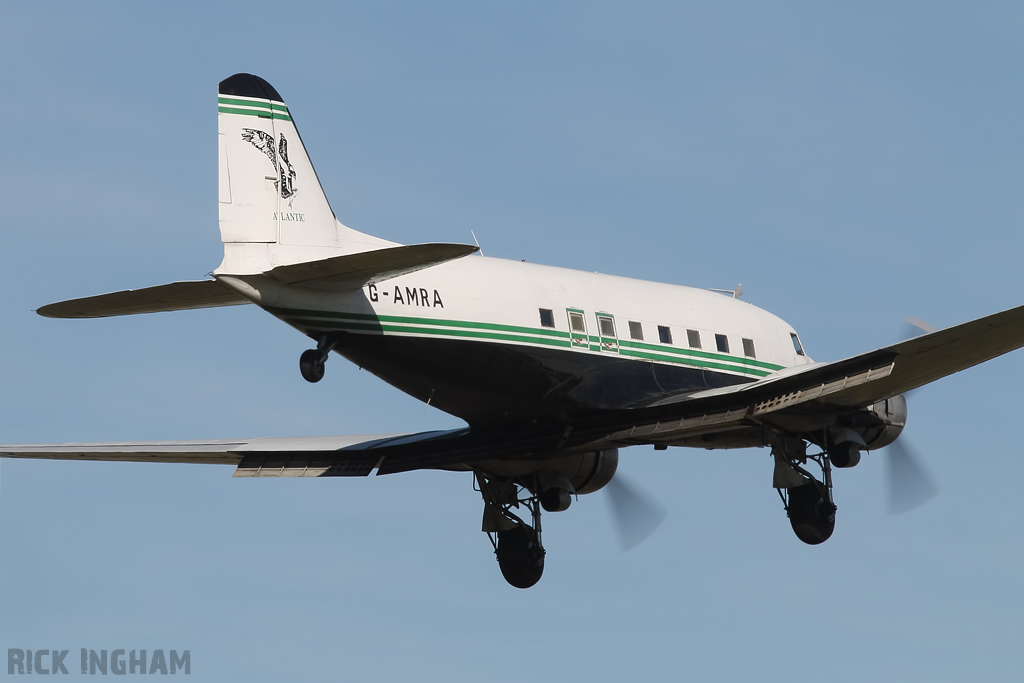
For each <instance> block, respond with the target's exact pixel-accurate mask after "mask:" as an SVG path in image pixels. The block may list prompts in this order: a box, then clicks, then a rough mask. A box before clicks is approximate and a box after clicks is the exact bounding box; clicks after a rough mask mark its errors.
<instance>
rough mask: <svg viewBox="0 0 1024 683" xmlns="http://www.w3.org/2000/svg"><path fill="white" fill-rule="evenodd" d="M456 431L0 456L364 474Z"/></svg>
mask: <svg viewBox="0 0 1024 683" xmlns="http://www.w3.org/2000/svg"><path fill="white" fill-rule="evenodd" d="M462 431H463V430H455V431H454V432H421V433H419V434H369V435H362V436H300V437H275V438H256V439H209V440H204V441H131V442H118V443H64V444H15V445H9V446H0V457H4V458H34V459H45V460H110V461H121V462H168V463H195V464H206V465H235V466H236V469H235V475H234V476H236V477H323V476H327V477H346V476H365V475H367V474H369V473H370V472H371V471H372V470H373V469H374V468H375V467H376V466H377V465H379V464H380V461H381V459H382V458H383V454H385V453H387V452H390V451H393V450H395V449H396V448H397V449H399V450H400V449H401V448H402V447H405V448H406V449H408V447H409V446H416V444H422V443H425V442H431V441H434V440H437V439H442V440H443V439H444V438H446V437H451V436H457V435H459V434H461V432H462Z"/></svg>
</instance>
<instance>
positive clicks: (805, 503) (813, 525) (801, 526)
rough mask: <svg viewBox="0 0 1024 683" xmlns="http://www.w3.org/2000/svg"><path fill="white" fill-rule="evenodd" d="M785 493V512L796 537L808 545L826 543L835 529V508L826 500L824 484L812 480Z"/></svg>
mask: <svg viewBox="0 0 1024 683" xmlns="http://www.w3.org/2000/svg"><path fill="white" fill-rule="evenodd" d="M787 491H788V493H789V504H788V505H787V506H786V512H788V513H789V523H790V524H791V525H792V526H793V532H794V533H795V534H796V537H797V538H799V539H800V540H801V541H803V542H804V543H806V544H808V545H818V544H819V543H824V542H825V541H827V540H828V539H829V537H830V536H831V535H832V532H833V531H835V528H836V506H835V505H833V504H832V501H830V500H829V499H828V494H827V493H826V491H825V486H824V484H822V483H821V482H819V481H817V480H814V481H811V482H808V483H807V484H804V485H803V486H797V487H795V488H791V489H787Z"/></svg>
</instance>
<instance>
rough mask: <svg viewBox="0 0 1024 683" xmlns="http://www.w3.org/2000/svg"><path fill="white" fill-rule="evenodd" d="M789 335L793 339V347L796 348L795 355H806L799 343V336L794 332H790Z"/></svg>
mask: <svg viewBox="0 0 1024 683" xmlns="http://www.w3.org/2000/svg"><path fill="white" fill-rule="evenodd" d="M789 336H790V338H791V339H792V340H793V348H794V349H796V355H798V356H803V355H806V354H804V347H803V346H802V345H801V344H800V337H798V336H796V332H790V333H789Z"/></svg>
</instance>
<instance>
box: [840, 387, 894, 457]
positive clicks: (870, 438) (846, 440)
mask: <svg viewBox="0 0 1024 683" xmlns="http://www.w3.org/2000/svg"><path fill="white" fill-rule="evenodd" d="M906 424H907V400H906V399H905V398H904V397H903V395H902V394H897V395H896V396H893V397H892V398H887V399H885V400H884V401H879V402H878V403H875V404H874V405H872V406H871V407H870V408H868V409H867V410H866V411H862V412H860V413H855V414H854V415H851V416H849V419H846V420H844V421H843V422H840V424H837V425H835V426H833V427H829V430H828V433H829V445H828V454H829V459H830V460H831V461H832V464H833V465H835V466H836V467H853V466H855V465H856V464H857V463H859V462H860V452H861V451H877V450H878V449H880V448H885V447H886V446H888V445H889V444H891V443H892V442H893V441H895V440H896V438H897V437H898V436H899V435H900V433H901V432H902V431H903V428H904V427H905V426H906Z"/></svg>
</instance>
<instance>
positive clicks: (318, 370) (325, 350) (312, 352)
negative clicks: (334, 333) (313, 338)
mask: <svg viewBox="0 0 1024 683" xmlns="http://www.w3.org/2000/svg"><path fill="white" fill-rule="evenodd" d="M337 343H338V340H337V338H336V337H327V336H323V337H320V338H319V339H317V343H316V348H315V349H309V350H307V351H303V352H302V355H301V356H299V372H301V373H302V379H304V380H306V381H307V382H312V383H314V384H315V383H316V382H319V381H320V380H322V379H323V378H324V372H325V371H326V369H327V368H326V367H325V363H327V357H328V356H329V355H330V353H331V349H333V348H334V347H335V346H336V345H337Z"/></svg>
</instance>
